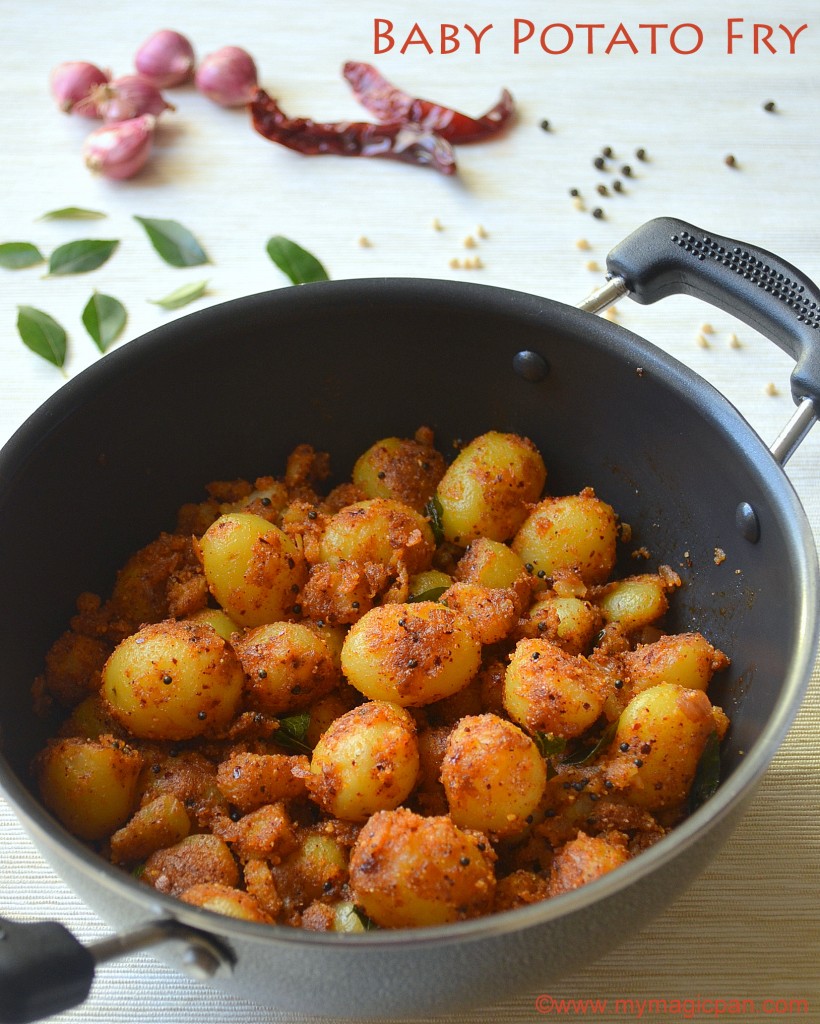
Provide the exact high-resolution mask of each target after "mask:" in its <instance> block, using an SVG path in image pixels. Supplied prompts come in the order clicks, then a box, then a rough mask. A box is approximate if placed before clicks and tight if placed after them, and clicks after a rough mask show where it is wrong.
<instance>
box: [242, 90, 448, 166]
mask: <svg viewBox="0 0 820 1024" xmlns="http://www.w3.org/2000/svg"><path fill="white" fill-rule="evenodd" d="M250 112H251V118H252V121H253V127H254V128H255V129H256V131H258V132H259V134H260V135H262V136H264V137H265V138H266V139H270V140H271V142H278V143H279V144H280V145H282V146H287V147H288V149H295V150H296V151H297V152H299V153H304V154H307V155H316V154H323V153H331V154H335V155H336V156H363V157H383V158H385V159H389V160H401V161H403V162H404V163H409V164H416V165H418V166H421V167H433V168H435V170H437V171H440V172H441V173H442V174H455V172H456V158H455V153H454V152H453V147H452V146H451V145H450V143H449V142H447V141H446V139H444V138H442V137H441V136H440V135H437V134H436V133H435V132H434V131H432V130H430V129H429V128H427V127H423V126H420V125H417V124H412V123H409V122H407V121H402V120H395V121H391V122H388V123H385V124H370V123H368V122H366V121H335V122H330V123H327V122H320V121H312V120H311V119H310V118H307V117H288V116H287V115H286V114H285V113H284V112H283V110H282V109H281V107H280V106H279V104H278V103H277V102H276V100H274V99H272V98H271V97H270V96H269V95H268V94H267V93H266V92H265V91H264V89H259V90H257V92H256V95H255V96H254V98H253V100H252V101H251V103H250Z"/></svg>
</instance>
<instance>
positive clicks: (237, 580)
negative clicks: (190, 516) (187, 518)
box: [198, 512, 307, 626]
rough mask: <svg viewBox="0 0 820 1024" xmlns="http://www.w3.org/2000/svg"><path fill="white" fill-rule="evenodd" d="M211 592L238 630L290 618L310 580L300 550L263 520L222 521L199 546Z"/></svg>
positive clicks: (232, 516) (233, 517)
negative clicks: (301, 592) (297, 596)
mask: <svg viewBox="0 0 820 1024" xmlns="http://www.w3.org/2000/svg"><path fill="white" fill-rule="evenodd" d="M198 543H199V551H200V555H201V558H202V566H203V569H204V572H205V579H206V580H207V583H208V588H209V590H210V592H211V593H212V594H213V596H214V597H215V598H216V600H217V601H218V602H219V604H220V606H221V607H222V608H223V610H224V611H225V612H226V613H227V614H228V615H229V616H230V617H231V618H232V619H233V620H234V622H237V623H238V624H239V625H240V626H261V625H263V624H264V623H266V622H277V621H278V620H280V619H284V618H286V617H287V615H288V613H289V612H290V611H291V610H292V608H293V603H294V595H295V594H298V593H299V591H300V590H301V588H302V585H303V584H304V582H305V580H306V579H307V567H306V565H305V562H304V558H303V557H302V553H301V551H300V550H299V547H298V545H297V544H296V542H295V541H294V540H292V539H291V538H290V537H289V536H288V535H287V534H286V533H284V532H283V531H282V530H280V529H279V527H278V526H274V525H273V524H272V523H269V522H268V521H267V520H266V519H263V518H262V517H261V516H256V515H253V514H252V513H250V512H231V513H228V514H226V515H223V516H220V517H219V519H217V520H216V522H215V523H213V524H212V525H211V526H209V527H208V529H207V530H206V531H205V533H204V534H203V535H202V537H201V538H200V540H199V542H198Z"/></svg>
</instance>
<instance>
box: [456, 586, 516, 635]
mask: <svg viewBox="0 0 820 1024" xmlns="http://www.w3.org/2000/svg"><path fill="white" fill-rule="evenodd" d="M439 600H440V601H441V603H442V604H443V605H446V607H448V608H453V609H455V611H457V612H461V614H462V615H464V617H465V618H466V619H468V620H469V622H470V625H471V627H472V630H473V634H474V635H475V637H476V639H477V640H478V641H479V643H482V644H497V643H499V642H500V641H501V640H503V639H504V638H505V637H506V636H508V635H509V634H510V633H511V632H512V630H513V627H514V626H515V625H516V623H517V622H518V615H519V612H520V611H521V604H520V602H519V600H518V595H517V594H516V593H515V591H514V590H511V589H505V590H502V589H501V588H500V587H483V586H481V584H479V583H454V584H453V585H452V587H449V588H448V589H447V590H446V591H445V592H444V593H443V594H442V595H441V597H440V598H439Z"/></svg>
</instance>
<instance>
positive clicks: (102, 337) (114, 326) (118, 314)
mask: <svg viewBox="0 0 820 1024" xmlns="http://www.w3.org/2000/svg"><path fill="white" fill-rule="evenodd" d="M127 319H128V314H127V313H126V312H125V306H123V304H122V303H121V302H120V301H119V299H115V298H114V297H113V296H111V295H102V294H101V293H100V292H94V294H93V295H92V296H91V298H90V299H89V300H88V302H87V303H86V307H85V309H84V310H83V324H84V325H85V329H86V330H87V331H88V333H89V334H90V335H91V337H92V338H93V340H94V342H95V344H96V346H97V348H98V349H99V350H100V352H105V350H106V349H107V348H108V347H109V345H111V344H113V342H115V341H116V340H117V338H118V337H119V336H120V333H121V332H122V329H123V327H125V321H126V320H127Z"/></svg>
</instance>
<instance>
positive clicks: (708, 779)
mask: <svg viewBox="0 0 820 1024" xmlns="http://www.w3.org/2000/svg"><path fill="white" fill-rule="evenodd" d="M719 783H720V740H719V739H718V734H717V733H716V732H715V730H714V729H713V730H712V732H711V733H710V734H709V738H708V739H707V740H706V746H705V747H704V748H703V753H702V754H701V755H700V760H699V761H698V766H697V769H696V770H695V779H694V781H693V783H692V788H691V789H690V790H689V810H690V812H692V811H696V810H697V809H698V807H700V805H701V804H703V803H705V802H706V801H707V800H708V799H709V797H710V796H712V795H713V794H714V792H715V790H716V789H717V788H718V784H719Z"/></svg>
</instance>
